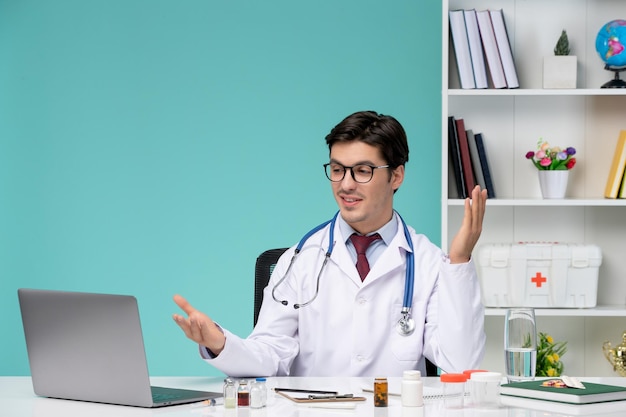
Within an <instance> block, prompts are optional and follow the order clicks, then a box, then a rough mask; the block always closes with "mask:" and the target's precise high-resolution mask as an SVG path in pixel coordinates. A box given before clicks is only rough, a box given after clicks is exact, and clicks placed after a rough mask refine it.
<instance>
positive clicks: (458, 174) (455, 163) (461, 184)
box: [448, 116, 467, 198]
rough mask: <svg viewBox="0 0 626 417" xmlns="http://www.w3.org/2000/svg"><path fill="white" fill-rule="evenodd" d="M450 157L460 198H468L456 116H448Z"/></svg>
mask: <svg viewBox="0 0 626 417" xmlns="http://www.w3.org/2000/svg"><path fill="white" fill-rule="evenodd" d="M448 155H449V158H450V161H451V162H452V168H453V171H454V180H455V183H456V189H457V191H458V196H457V197H458V198H467V189H466V188H465V180H464V177H463V168H462V166H461V152H460V150H459V144H458V137H457V131H456V121H455V120H454V116H448Z"/></svg>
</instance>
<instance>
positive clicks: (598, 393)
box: [500, 380, 626, 404]
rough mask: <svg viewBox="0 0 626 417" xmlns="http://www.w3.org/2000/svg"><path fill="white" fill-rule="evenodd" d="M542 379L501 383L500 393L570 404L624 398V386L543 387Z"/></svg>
mask: <svg viewBox="0 0 626 417" xmlns="http://www.w3.org/2000/svg"><path fill="white" fill-rule="evenodd" d="M543 382H544V380H538V381H525V382H512V383H509V384H503V385H502V387H501V388H500V393H501V394H502V395H511V396H514V397H525V398H535V399H538V400H548V401H558V402H563V403H572V404H590V403H600V402H606V401H619V400H626V387H620V386H616V385H605V384H594V383H591V382H584V381H583V384H584V385H585V389H578V388H557V387H545V386H543V385H542V383H543Z"/></svg>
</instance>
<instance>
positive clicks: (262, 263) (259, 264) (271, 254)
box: [254, 248, 288, 326]
mask: <svg viewBox="0 0 626 417" xmlns="http://www.w3.org/2000/svg"><path fill="white" fill-rule="evenodd" d="M287 249H288V248H280V249H269V250H266V251H265V252H263V253H262V254H260V255H259V257H258V258H256V266H255V268H254V325H255V326H256V322H257V320H258V319H259V310H261V303H263V289H264V288H265V287H267V283H268V282H270V276H271V275H272V271H273V270H274V267H275V266H276V262H278V258H280V255H282V254H283V253H285V251H286V250H287Z"/></svg>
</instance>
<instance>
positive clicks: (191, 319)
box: [172, 294, 226, 355]
mask: <svg viewBox="0 0 626 417" xmlns="http://www.w3.org/2000/svg"><path fill="white" fill-rule="evenodd" d="M174 302H175V303H176V304H178V306H179V307H180V308H181V310H183V311H184V312H185V314H186V315H187V317H184V316H182V315H180V314H174V315H173V316H172V318H173V319H174V321H175V322H176V324H178V326H179V327H180V328H181V329H182V330H183V332H184V333H185V336H187V337H188V338H189V339H191V340H193V341H194V342H196V343H198V344H200V345H202V346H206V347H207V348H208V349H209V350H210V351H211V352H213V354H214V355H219V354H220V352H221V351H222V349H224V344H225V343H226V337H225V336H224V333H222V331H221V330H220V328H219V327H218V326H217V325H216V324H215V323H214V322H213V320H211V318H210V317H209V316H207V315H206V314H204V313H202V312H201V311H198V310H196V309H195V308H194V307H193V306H192V305H191V304H189V302H188V301H187V300H186V299H185V298H184V297H182V296H180V295H178V294H177V295H175V296H174Z"/></svg>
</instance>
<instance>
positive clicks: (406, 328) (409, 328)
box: [396, 309, 415, 336]
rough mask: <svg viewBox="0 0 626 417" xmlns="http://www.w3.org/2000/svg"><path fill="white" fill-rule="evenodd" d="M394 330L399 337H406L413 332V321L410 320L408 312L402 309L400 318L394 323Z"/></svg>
mask: <svg viewBox="0 0 626 417" xmlns="http://www.w3.org/2000/svg"><path fill="white" fill-rule="evenodd" d="M396 330H397V332H398V333H400V335H401V336H408V335H410V334H412V333H413V332H414V331H415V320H413V319H412V318H411V313H410V310H407V309H403V311H402V317H401V318H400V320H398V322H397V323H396Z"/></svg>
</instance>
